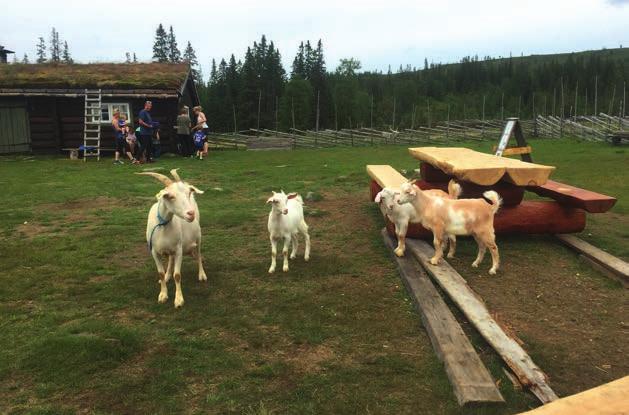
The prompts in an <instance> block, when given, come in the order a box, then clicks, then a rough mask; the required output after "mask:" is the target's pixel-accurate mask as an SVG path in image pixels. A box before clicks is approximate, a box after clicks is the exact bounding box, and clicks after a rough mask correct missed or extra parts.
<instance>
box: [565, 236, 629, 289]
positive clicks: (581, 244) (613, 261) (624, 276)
mask: <svg viewBox="0 0 629 415" xmlns="http://www.w3.org/2000/svg"><path fill="white" fill-rule="evenodd" d="M556 236H557V238H558V239H559V240H560V241H561V242H563V243H564V244H565V245H567V246H568V247H570V248H572V249H574V250H575V251H577V252H578V253H580V254H582V255H584V256H585V257H586V258H588V259H590V260H591V261H593V262H594V263H596V264H598V265H599V266H601V267H603V268H604V269H605V270H607V271H608V272H610V273H612V274H614V275H615V276H616V278H617V279H619V280H620V281H621V282H622V283H623V284H624V285H627V284H629V263H626V262H625V261H623V260H622V259H620V258H616V257H615V256H613V255H611V254H608V253H607V252H605V251H603V250H600V249H598V248H597V247H595V246H593V245H590V244H589V243H587V242H585V241H584V240H583V239H580V238H577V237H576V236H574V235H565V234H558V235H556Z"/></svg>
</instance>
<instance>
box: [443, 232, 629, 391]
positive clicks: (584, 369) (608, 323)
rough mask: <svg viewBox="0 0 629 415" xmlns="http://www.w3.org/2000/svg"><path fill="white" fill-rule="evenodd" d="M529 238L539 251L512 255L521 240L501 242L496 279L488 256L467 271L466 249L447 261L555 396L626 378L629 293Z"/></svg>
mask: <svg viewBox="0 0 629 415" xmlns="http://www.w3.org/2000/svg"><path fill="white" fill-rule="evenodd" d="M528 238H530V239H535V237H527V238H525V237H523V243H525V244H527V245H528V244H530V243H531V242H533V243H535V244H536V245H537V244H540V245H541V246H542V247H541V249H540V247H537V246H536V248H535V249H539V252H531V255H530V256H529V255H526V253H525V252H522V251H520V252H515V249H516V246H517V245H518V240H517V239H516V238H511V239H509V241H508V242H507V243H506V244H503V247H504V249H502V251H501V254H502V263H501V269H500V270H499V272H498V275H497V276H489V275H488V274H486V268H487V267H488V266H489V260H488V258H485V261H484V262H483V264H482V265H481V267H480V268H479V270H480V271H475V270H473V269H472V268H471V266H470V262H471V260H472V259H473V257H472V256H471V255H470V254H469V253H464V254H463V255H461V254H458V255H457V256H458V258H456V259H453V260H449V262H450V263H451V264H452V265H453V266H454V267H455V268H456V269H457V270H459V272H460V273H461V274H462V275H463V276H464V277H465V278H466V280H467V281H468V283H469V284H470V286H471V287H472V288H473V289H474V290H475V291H476V292H477V293H478V294H479V296H480V297H481V298H482V299H483V300H484V301H485V302H486V304H487V306H488V308H489V310H490V311H491V312H492V313H495V314H496V315H497V317H498V320H499V321H500V324H501V325H502V326H503V327H504V328H505V329H506V331H507V332H510V333H511V334H513V337H519V340H520V341H521V342H522V344H523V347H524V349H525V350H527V351H528V352H529V354H531V356H532V357H533V360H534V361H535V362H536V363H537V364H538V365H539V366H540V367H541V368H542V370H543V371H544V372H546V373H547V374H548V375H549V377H550V382H551V386H552V387H553V388H554V389H555V390H556V392H557V393H558V394H559V395H560V396H565V395H567V394H573V393H576V392H579V391H582V390H585V389H589V388H592V387H594V386H597V385H600V384H602V383H606V382H609V381H611V380H613V379H616V378H619V377H622V376H625V375H626V374H627V372H629V365H628V364H627V360H626V350H627V349H628V348H629V340H628V339H629V337H628V336H627V326H626V325H625V326H623V324H626V323H623V320H625V321H626V319H627V317H626V316H627V311H628V308H627V296H626V290H623V289H622V288H619V287H618V286H617V284H616V283H614V282H610V281H608V280H606V279H605V278H604V277H603V276H601V275H599V274H597V273H596V271H594V270H592V269H590V268H589V267H588V266H587V265H586V264H581V263H579V261H578V259H577V258H576V256H574V255H573V254H572V253H571V252H567V251H566V250H565V249H563V248H561V247H560V246H559V242H556V241H553V240H552V239H550V238H544V237H539V238H538V239H539V240H533V241H531V240H530V239H528ZM464 243H467V244H474V243H473V242H472V241H469V240H468V241H466V242H464ZM499 244H500V241H499ZM555 244H556V245H555ZM519 249H520V250H521V249H522V248H519ZM510 252H511V253H512V255H510ZM461 256H464V258H462V257H461ZM550 258H552V259H550ZM549 259H550V260H549ZM623 333H624V334H623Z"/></svg>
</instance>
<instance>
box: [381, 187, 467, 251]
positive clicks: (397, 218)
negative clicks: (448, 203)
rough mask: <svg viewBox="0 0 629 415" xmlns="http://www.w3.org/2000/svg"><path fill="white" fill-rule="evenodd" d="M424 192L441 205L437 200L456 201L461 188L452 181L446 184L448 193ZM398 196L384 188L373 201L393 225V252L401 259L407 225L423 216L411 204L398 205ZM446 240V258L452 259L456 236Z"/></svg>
mask: <svg viewBox="0 0 629 415" xmlns="http://www.w3.org/2000/svg"><path fill="white" fill-rule="evenodd" d="M426 192H427V193H428V194H430V195H432V196H435V197H436V199H435V203H436V204H442V203H443V202H441V199H439V198H450V199H457V198H458V197H459V196H460V195H461V186H460V185H459V184H458V183H456V182H455V181H454V180H450V183H448V193H446V192H444V191H443V190H439V189H432V190H427V191H426ZM399 196H400V190H398V189H392V188H388V187H385V188H384V189H382V190H381V191H380V192H379V193H378V194H377V195H376V197H375V199H374V201H375V202H376V203H383V204H384V207H385V211H386V215H387V217H388V218H389V220H391V222H393V224H394V225H395V236H396V237H397V240H398V244H397V247H396V248H395V250H394V251H393V252H394V253H395V255H397V256H399V257H402V256H404V252H405V251H406V232H407V230H408V224H409V223H422V222H423V221H422V216H423V215H422V210H421V209H420V210H416V209H415V207H413V205H411V204H408V203H405V204H399V203H398V199H399ZM447 239H448V240H449V241H450V247H449V251H448V258H453V257H454V254H455V251H456V236H454V235H450V234H448V235H447Z"/></svg>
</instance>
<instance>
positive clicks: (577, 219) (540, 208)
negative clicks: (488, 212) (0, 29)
mask: <svg viewBox="0 0 629 415" xmlns="http://www.w3.org/2000/svg"><path fill="white" fill-rule="evenodd" d="M380 190H382V187H381V186H380V185H379V184H378V183H377V182H376V181H375V180H371V182H370V184H369V196H370V200H371V201H373V200H374V199H375V197H376V195H377V194H378V192H379V191H380ZM385 222H386V227H387V230H389V233H390V234H391V235H395V233H394V228H393V224H392V223H391V222H390V221H389V220H388V219H387V218H386V217H385ZM583 229H585V212H584V211H583V210H581V209H573V208H566V207H563V206H561V205H560V204H559V203H558V202H543V201H532V200H525V201H523V202H522V203H520V204H519V205H517V206H506V207H503V208H501V209H500V210H499V211H498V213H497V214H496V217H495V218H494V230H495V231H496V234H498V235H504V234H513V233H519V234H556V233H577V232H581V231H582V230H583ZM406 236H407V237H408V238H419V239H432V232H431V231H429V230H427V229H426V228H424V227H423V226H421V225H420V224H417V223H411V224H409V226H408V232H407V233H406Z"/></svg>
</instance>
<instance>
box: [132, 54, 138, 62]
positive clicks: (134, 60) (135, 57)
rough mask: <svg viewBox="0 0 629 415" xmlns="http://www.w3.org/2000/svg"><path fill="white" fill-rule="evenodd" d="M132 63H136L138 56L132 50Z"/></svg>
mask: <svg viewBox="0 0 629 415" xmlns="http://www.w3.org/2000/svg"><path fill="white" fill-rule="evenodd" d="M133 63H138V58H137V56H135V52H133Z"/></svg>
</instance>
